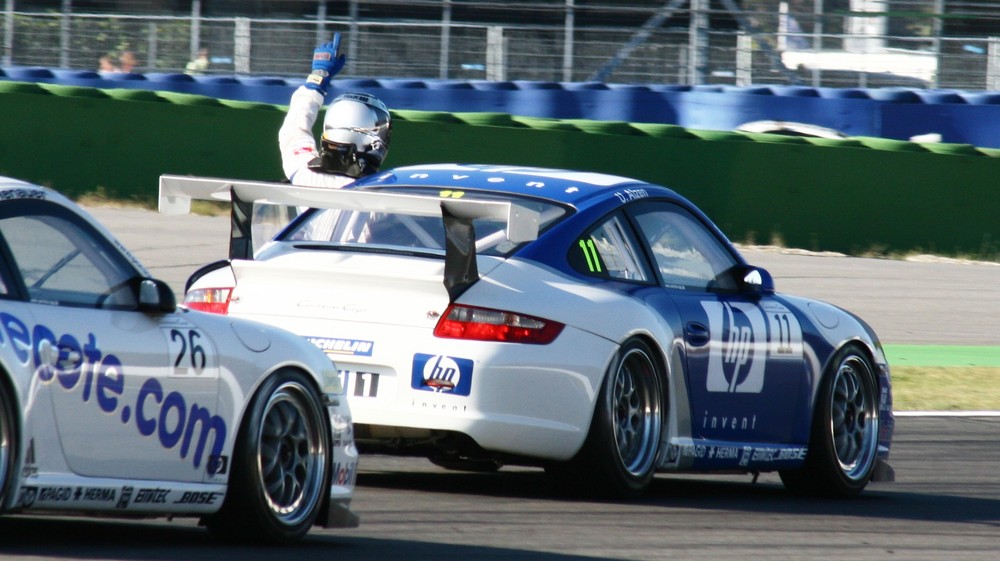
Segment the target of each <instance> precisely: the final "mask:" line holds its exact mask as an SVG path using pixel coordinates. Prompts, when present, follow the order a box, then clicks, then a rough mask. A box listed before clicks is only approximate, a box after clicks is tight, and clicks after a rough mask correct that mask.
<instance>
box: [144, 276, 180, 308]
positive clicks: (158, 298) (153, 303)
mask: <svg viewBox="0 0 1000 561" xmlns="http://www.w3.org/2000/svg"><path fill="white" fill-rule="evenodd" d="M175 310H177V298H176V297H175V296H174V291H173V290H171V289H170V286H168V285H167V283H165V282H163V281H161V280H157V279H140V280H139V311H142V312H152V313H170V312H173V311H175Z"/></svg>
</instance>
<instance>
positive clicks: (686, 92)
mask: <svg viewBox="0 0 1000 561" xmlns="http://www.w3.org/2000/svg"><path fill="white" fill-rule="evenodd" d="M0 79H7V80H17V81H26V82H41V83H51V84H64V85H74V86H87V87H94V88H103V89H108V88H128V89H145V90H153V91H173V92H182V93H192V94H198V95H203V96H208V97H215V98H219V99H231V100H238V101H256V102H263V103H270V104H277V105H287V103H288V99H289V97H290V96H291V94H292V91H294V89H295V88H296V87H298V86H299V85H301V84H302V80H301V79H288V78H277V77H239V76H221V75H220V76H188V75H186V74H164V73H149V74H123V73H97V72H93V71H80V70H60V69H49V68H25V67H5V68H2V69H0ZM353 90H362V91H367V92H369V93H371V94H373V95H376V96H378V97H379V98H381V99H382V100H383V101H385V103H386V104H387V105H388V106H389V107H390V108H392V109H397V110H406V109H414V110H420V111H447V112H452V113H454V112H499V113H508V114H511V115H520V116H525V117H543V118H556V119H589V120H597V121H624V122H632V123H664V124H674V125H681V126H684V127H689V128H698V129H712V130H731V129H733V128H735V127H737V126H738V125H741V124H743V123H746V122H749V121H756V120H762V119H770V120H781V121H799V122H804V123H810V124H814V125H820V126H823V127H827V128H831V129H835V130H838V131H841V132H843V133H844V134H847V135H849V136H872V137H882V138H890V139H897V140H906V139H909V138H910V137H912V136H914V135H922V134H928V133H937V134H940V135H941V140H942V141H943V142H947V143H960V144H971V145H974V146H980V147H987V148H1000V92H962V91H930V90H917V89H897V88H885V89H882V88H870V89H864V88H844V89H840V88H810V87H802V86H749V87H733V86H693V87H691V86H676V85H660V86H656V85H653V86H638V85H625V84H603V83H576V82H574V83H568V82H567V83H564V82H530V81H513V82H488V81H483V80H478V81H475V80H474V81H457V80H416V79H340V80H334V82H333V88H332V91H331V96H333V95H336V94H337V93H340V92H343V91H353Z"/></svg>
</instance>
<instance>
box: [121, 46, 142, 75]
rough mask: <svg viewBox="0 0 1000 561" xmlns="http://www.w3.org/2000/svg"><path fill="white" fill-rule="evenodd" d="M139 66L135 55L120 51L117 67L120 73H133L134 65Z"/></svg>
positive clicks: (130, 52)
mask: <svg viewBox="0 0 1000 561" xmlns="http://www.w3.org/2000/svg"><path fill="white" fill-rule="evenodd" d="M138 64H139V59H137V58H136V57H135V53H134V52H132V51H122V54H121V56H120V57H118V65H119V67H120V70H121V71H122V72H135V71H136V70H135V67H136V65H138Z"/></svg>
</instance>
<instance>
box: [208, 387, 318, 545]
mask: <svg viewBox="0 0 1000 561" xmlns="http://www.w3.org/2000/svg"><path fill="white" fill-rule="evenodd" d="M328 443H329V426H328V422H327V418H326V410H325V408H324V407H323V406H322V404H321V402H320V398H319V396H318V395H317V393H316V390H314V389H313V386H312V385H311V383H310V381H309V379H308V378H307V377H306V376H305V375H304V374H302V373H300V372H296V371H280V372H278V373H276V374H275V375H274V376H272V377H271V378H270V379H269V380H267V381H266V382H265V383H264V384H263V386H262V387H261V389H260V391H258V393H257V395H256V397H254V400H253V403H252V404H251V406H250V410H249V412H248V414H247V416H246V418H245V419H244V421H243V425H242V427H241V429H240V435H239V438H238V440H237V443H236V450H235V452H234V459H233V473H232V475H231V476H230V484H229V490H228V491H227V493H226V502H225V503H224V504H223V507H222V510H221V511H220V512H219V513H218V514H217V515H215V516H213V517H212V518H210V519H209V520H208V527H209V529H210V530H211V531H212V532H213V533H215V534H217V535H219V536H221V537H223V538H226V539H245V540H250V541H256V542H265V543H289V542H292V541H295V540H297V539H299V538H301V537H302V536H303V535H305V534H306V532H308V531H309V528H311V527H312V525H313V523H314V522H315V521H316V516H317V515H318V514H319V511H320V508H321V507H322V506H323V500H324V498H325V494H324V493H325V491H326V489H327V487H328V485H329V480H330V450H329V448H328Z"/></svg>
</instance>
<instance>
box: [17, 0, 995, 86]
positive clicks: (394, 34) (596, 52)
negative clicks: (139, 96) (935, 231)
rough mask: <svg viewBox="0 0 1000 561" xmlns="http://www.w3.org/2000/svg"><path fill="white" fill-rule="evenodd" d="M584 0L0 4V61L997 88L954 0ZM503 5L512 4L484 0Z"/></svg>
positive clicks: (986, 50) (983, 50) (991, 58)
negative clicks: (252, 5)
mask: <svg viewBox="0 0 1000 561" xmlns="http://www.w3.org/2000/svg"><path fill="white" fill-rule="evenodd" d="M132 1H133V2H135V4H136V5H139V4H143V5H144V6H145V5H147V4H150V1H151V0H132ZM585 1H586V0H558V1H556V0H549V1H548V2H542V3H532V4H527V3H520V4H518V3H513V4H517V5H516V6H508V7H511V8H514V7H517V8H519V9H521V10H522V11H524V13H529V14H530V10H532V9H533V8H532V6H534V9H536V10H539V14H541V11H542V10H544V16H545V17H541V15H539V17H535V18H531V17H516V18H515V17H513V16H512V17H511V18H509V19H510V20H512V21H505V20H502V19H498V20H497V21H492V22H472V23H470V22H465V21H459V20H458V19H455V18H454V17H453V14H452V13H451V11H450V7H452V6H454V5H457V4H462V2H460V1H459V0H433V1H432V0H423V1H421V2H417V4H419V5H420V6H421V7H423V8H424V12H423V13H424V14H426V13H427V10H428V9H430V8H433V7H434V6H435V5H436V4H440V6H441V8H440V10H439V11H438V12H433V13H436V14H438V15H437V16H435V17H433V18H429V17H424V18H423V19H420V18H407V19H406V20H402V19H400V20H399V21H394V20H393V19H391V15H392V9H393V7H394V6H396V7H403V6H405V7H407V8H409V9H412V8H413V6H414V5H415V3H414V2H404V1H403V0H378V1H374V0H342V1H341V2H340V3H339V4H345V3H347V4H350V5H351V6H352V7H354V8H356V7H357V6H358V5H359V4H361V5H367V8H368V9H366V10H364V11H363V13H361V12H360V11H359V10H356V9H349V10H346V11H344V10H331V11H328V6H327V4H329V3H328V2H315V3H308V2H298V4H304V5H307V7H310V8H311V7H315V10H316V11H315V12H306V13H303V14H299V15H298V16H296V17H293V18H278V17H259V16H258V17H242V16H240V17H237V16H232V17H217V16H211V17H210V16H206V15H204V14H203V13H202V10H201V6H200V5H201V2H199V1H198V0H194V1H193V2H191V7H192V9H191V11H190V12H184V13H175V14H173V15H135V13H134V12H133V13H131V14H129V13H81V12H78V11H74V9H73V4H72V1H71V0H62V4H61V7H60V9H58V10H48V11H40V10H37V9H36V10H34V11H31V10H27V9H24V10H22V9H21V8H23V7H24V6H23V5H19V4H18V2H16V1H15V0H5V4H3V6H4V8H5V9H4V11H3V12H2V14H0V21H2V27H0V44H2V48H3V50H2V60H0V63H2V65H3V66H13V65H17V66H45V67H56V68H69V69H86V68H93V69H97V64H98V59H99V58H100V57H101V56H102V55H106V54H111V55H113V56H117V55H118V54H119V53H121V52H122V51H125V50H131V51H134V52H135V53H136V54H137V55H138V58H139V68H138V70H139V71H144V72H183V71H184V70H185V66H186V65H187V63H188V62H189V61H190V60H192V58H194V56H195V53H197V52H198V51H199V50H200V49H208V50H209V55H210V59H211V61H212V63H211V65H210V66H209V69H208V72H213V73H228V74H239V75H258V76H304V75H305V74H306V73H308V71H309V60H310V59H311V55H312V50H313V48H314V47H315V45H316V44H318V43H320V42H322V41H326V40H329V37H331V36H332V34H333V33H334V32H338V31H339V32H341V33H342V34H344V37H345V48H346V51H347V53H348V63H349V64H348V67H347V68H346V69H345V71H344V72H343V73H342V74H341V77H379V78H387V77H398V78H419V79H428V78H442V79H466V80H468V79H486V80H537V81H563V82H582V81H590V80H599V81H606V82H615V83H631V84H733V85H750V84H787V85H794V84H801V85H810V86H830V87H881V86H909V87H928V88H949V89H963V90H994V89H1000V40H998V39H994V38H991V37H990V33H989V29H990V28H991V26H993V25H996V26H997V35H1000V10H997V11H996V14H997V15H991V14H992V13H993V12H988V11H987V12H986V13H985V15H978V16H977V15H971V16H963V17H964V19H963V21H966V22H968V21H975V22H980V23H983V25H981V26H979V27H978V28H976V29H979V30H980V33H979V35H977V36H965V37H962V36H944V35H943V32H942V29H943V28H942V22H945V21H947V20H948V18H949V17H953V16H954V13H955V12H954V11H952V12H949V11H948V6H947V5H946V4H945V0H909V1H907V2H889V1H888V0H841V1H840V2H839V4H838V5H842V6H847V5H848V2H849V1H850V5H849V9H846V10H844V9H838V10H828V11H827V10H823V9H822V6H823V0H810V1H807V2H802V1H792V2H791V3H786V2H779V1H778V0H752V1H751V0H745V1H743V2H742V4H741V6H742V8H738V7H737V6H736V4H735V1H734V0H712V1H711V2H710V1H709V0H673V1H671V2H654V1H647V2H645V4H643V5H641V6H640V5H632V4H629V5H628V6H626V5H625V4H626V3H622V2H619V3H612V2H605V3H603V4H601V5H600V6H598V4H597V3H596V2H593V1H591V2H588V3H586V5H584V4H583V3H584V2H585ZM826 1H827V3H828V4H833V3H835V2H836V0H826ZM472 3H473V2H471V0H470V1H467V2H464V4H472ZM116 4H118V5H121V4H129V2H128V1H127V0H126V1H124V2H118V3H116ZM334 4H336V3H334ZM502 4H512V3H505V2H492V3H491V5H502ZM376 7H378V8H382V9H383V11H384V14H382V16H379V15H378V14H380V13H381V12H379V11H378V10H375V8H376ZM626 7H628V9H629V10H630V11H629V13H628V15H629V16H630V18H631V19H630V21H631V22H632V23H631V24H628V25H626V24H622V23H621V22H620V21H617V20H614V21H609V23H608V24H602V23H601V22H600V21H599V20H600V18H599V17H597V16H599V15H600V12H595V11H594V10H597V9H598V8H600V9H602V10H606V11H607V12H606V13H609V14H610V13H613V12H611V11H609V10H613V9H617V10H619V11H621V10H623V9H625V8H626ZM584 10H590V11H589V12H586V14H587V15H588V17H587V18H583V19H584V20H585V23H581V18H580V17H579V16H580V15H581V14H582V13H584V12H583V11H584ZM892 10H899V13H898V14H895V12H893V11H892ZM136 11H137V12H141V11H142V10H136ZM146 11H149V10H146ZM342 12H343V13H342ZM614 13H617V12H614ZM345 14H346V15H345ZM595 14H597V15H596V16H595ZM894 14H895V15H894ZM977 18H978V19H977ZM611 19H613V18H611ZM533 20H535V21H537V22H538V23H528V24H526V23H517V21H533ZM595 20H597V21H596V22H595ZM616 22H617V23H616ZM713 22H715V23H713ZM718 22H722V23H721V24H719V23H718ZM967 27H968V26H967ZM983 29H985V30H986V31H985V32H983V31H981V30H983Z"/></svg>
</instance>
